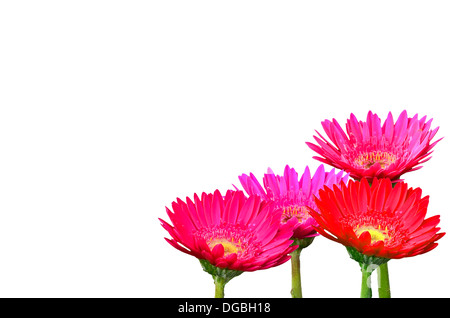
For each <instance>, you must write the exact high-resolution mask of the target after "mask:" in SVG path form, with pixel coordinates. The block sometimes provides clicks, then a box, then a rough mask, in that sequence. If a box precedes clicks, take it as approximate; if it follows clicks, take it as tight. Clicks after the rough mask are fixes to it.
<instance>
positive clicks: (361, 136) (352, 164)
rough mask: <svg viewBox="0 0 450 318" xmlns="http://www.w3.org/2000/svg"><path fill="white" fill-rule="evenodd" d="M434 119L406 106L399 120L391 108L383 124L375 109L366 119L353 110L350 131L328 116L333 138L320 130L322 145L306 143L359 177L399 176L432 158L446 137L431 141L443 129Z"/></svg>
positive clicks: (326, 124)
mask: <svg viewBox="0 0 450 318" xmlns="http://www.w3.org/2000/svg"><path fill="white" fill-rule="evenodd" d="M431 121H432V119H430V120H428V121H427V120H426V116H425V117H423V118H421V119H418V115H417V114H416V115H415V116H414V117H412V118H408V115H407V112H406V110H405V111H403V112H402V113H401V114H400V116H399V117H398V119H397V120H396V122H395V123H394V119H393V117H392V114H391V113H390V112H389V114H388V116H387V119H386V120H385V121H384V123H383V125H381V120H380V118H379V117H378V116H377V115H376V114H373V113H372V112H371V111H369V113H368V114H367V120H366V121H365V122H364V121H358V119H357V118H356V117H355V115H353V114H351V115H350V119H348V120H347V125H346V132H344V130H343V129H342V128H341V126H340V125H339V123H338V122H337V121H336V120H335V119H333V121H329V120H325V121H323V122H322V127H323V129H324V130H325V133H326V134H327V136H328V137H329V138H330V140H331V142H329V141H327V140H326V139H325V138H324V137H322V135H320V134H319V133H318V132H317V131H316V132H317V134H318V135H319V137H316V136H314V139H315V140H316V142H317V144H318V145H316V144H313V143H310V142H307V143H306V144H307V145H308V146H309V147H310V148H311V149H312V150H314V151H315V152H317V153H318V154H319V155H321V156H322V157H317V156H315V157H313V158H315V159H317V160H319V161H321V162H324V163H327V164H329V165H331V166H334V167H336V168H338V169H343V170H345V171H347V172H349V173H350V176H351V177H353V178H355V179H361V178H368V179H369V181H370V180H372V179H373V178H390V179H391V180H396V179H399V178H400V176H401V175H402V174H404V173H406V172H409V171H414V170H417V169H419V168H421V166H418V165H420V164H422V163H424V162H425V161H428V160H429V159H430V158H431V157H430V154H431V152H432V151H431V150H432V148H433V147H434V146H435V145H436V143H437V142H438V141H439V140H441V139H442V138H441V139H439V140H437V141H435V142H433V143H431V140H432V139H433V137H434V136H435V135H436V133H437V131H438V129H439V127H437V128H435V129H431Z"/></svg>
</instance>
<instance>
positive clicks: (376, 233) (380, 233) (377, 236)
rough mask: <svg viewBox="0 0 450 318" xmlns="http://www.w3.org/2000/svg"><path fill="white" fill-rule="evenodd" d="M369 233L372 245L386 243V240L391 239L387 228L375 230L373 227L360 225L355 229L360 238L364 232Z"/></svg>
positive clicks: (379, 227)
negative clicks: (379, 242) (380, 242)
mask: <svg viewBox="0 0 450 318" xmlns="http://www.w3.org/2000/svg"><path fill="white" fill-rule="evenodd" d="M366 231H367V232H369V234H370V237H371V241H370V243H374V242H378V241H384V240H386V239H389V238H390V237H389V234H388V229H387V227H386V228H385V229H384V230H383V229H381V226H380V225H379V226H378V228H375V227H373V226H371V225H370V226H361V227H359V225H358V226H357V227H356V229H355V234H356V235H357V236H358V237H359V236H360V235H361V234H362V233H364V232H366Z"/></svg>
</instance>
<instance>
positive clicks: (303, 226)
mask: <svg viewBox="0 0 450 318" xmlns="http://www.w3.org/2000/svg"><path fill="white" fill-rule="evenodd" d="M348 177H349V176H348V174H345V173H344V172H343V171H339V172H338V173H335V170H334V169H332V170H331V171H330V172H325V168H324V166H323V165H320V166H319V167H318V168H317V170H316V171H315V173H314V176H313V177H311V172H310V170H309V167H308V166H307V167H306V168H305V171H304V173H303V174H302V176H301V177H300V180H299V177H298V173H297V172H296V171H295V169H294V168H290V167H289V166H288V165H287V166H286V167H285V169H284V174H283V175H282V176H280V175H275V174H274V173H273V171H272V170H271V169H270V168H269V169H268V172H267V173H266V174H264V177H263V186H261V184H260V183H259V182H258V180H257V178H256V177H255V176H254V175H253V174H252V173H250V175H246V174H243V175H241V176H239V180H240V182H241V185H242V187H243V188H244V190H245V191H246V192H247V193H248V194H249V195H259V196H260V197H262V198H263V199H264V200H267V201H270V202H273V203H274V204H275V207H276V208H277V210H278V211H282V213H281V217H280V219H279V220H280V223H281V224H285V223H287V222H289V223H290V224H292V226H293V238H294V240H295V244H298V246H299V247H298V249H296V250H295V251H293V252H292V253H291V256H292V257H291V263H292V266H291V267H292V290H291V295H292V297H294V298H300V297H302V289H301V279H300V252H301V250H302V249H303V248H305V247H307V246H309V245H310V244H311V243H312V241H313V239H314V237H315V236H317V235H319V234H318V233H317V231H316V230H315V229H314V226H317V222H316V221H315V220H314V218H312V217H311V216H310V215H309V209H310V208H315V207H316V205H315V203H314V196H315V195H317V194H318V191H319V190H320V189H322V188H323V187H324V186H325V185H327V186H329V187H331V186H332V185H333V184H336V183H338V184H339V183H340V182H341V181H342V182H344V183H345V182H347V180H348ZM278 213H279V212H278Z"/></svg>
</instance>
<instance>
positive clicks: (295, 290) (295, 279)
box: [291, 248, 303, 298]
mask: <svg viewBox="0 0 450 318" xmlns="http://www.w3.org/2000/svg"><path fill="white" fill-rule="evenodd" d="M301 251H302V249H301V248H297V249H296V250H294V251H293V252H292V253H291V268H292V289H291V295H292V298H302V297H303V296H302V279H301V276H300V252H301Z"/></svg>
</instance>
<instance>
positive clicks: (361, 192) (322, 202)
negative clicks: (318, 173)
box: [310, 178, 445, 259]
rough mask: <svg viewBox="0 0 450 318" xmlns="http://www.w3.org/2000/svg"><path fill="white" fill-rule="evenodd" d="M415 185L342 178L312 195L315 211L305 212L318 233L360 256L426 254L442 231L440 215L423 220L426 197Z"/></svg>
mask: <svg viewBox="0 0 450 318" xmlns="http://www.w3.org/2000/svg"><path fill="white" fill-rule="evenodd" d="M421 195H422V190H421V189H420V188H415V189H413V188H408V185H407V184H406V183H404V182H399V183H397V184H396V185H395V187H393V188H392V182H391V180H390V179H387V178H386V179H381V180H378V179H376V178H375V179H374V180H373V183H372V186H370V185H369V182H368V181H367V179H362V180H361V181H353V180H351V181H349V183H348V185H346V184H345V183H344V182H341V187H340V188H339V187H337V186H333V189H330V188H328V187H325V188H324V190H320V191H319V197H316V200H315V201H316V205H317V208H318V210H317V211H311V212H310V214H311V216H312V217H314V218H315V219H316V221H317V223H318V224H319V227H317V229H316V230H317V231H318V232H319V233H320V234H322V235H323V236H325V237H327V238H329V239H331V240H333V241H336V242H339V243H341V244H343V245H345V246H347V247H350V248H353V249H355V250H356V251H358V252H359V253H361V254H363V255H364V257H372V256H373V257H377V258H384V259H397V258H403V257H410V256H415V255H418V254H423V253H426V252H428V251H430V250H432V249H433V248H435V247H436V246H437V245H438V244H437V243H436V242H437V241H438V240H439V239H440V238H441V237H442V236H444V234H445V233H437V232H438V231H439V230H440V228H439V227H437V225H438V224H439V215H436V216H433V217H430V218H428V219H425V215H426V212H427V207H428V201H429V197H428V196H425V197H423V198H422V197H421Z"/></svg>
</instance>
